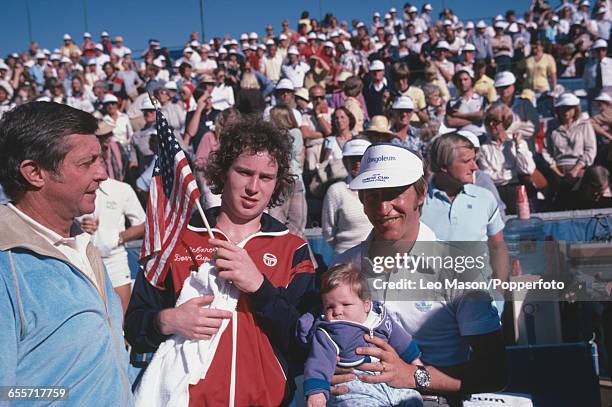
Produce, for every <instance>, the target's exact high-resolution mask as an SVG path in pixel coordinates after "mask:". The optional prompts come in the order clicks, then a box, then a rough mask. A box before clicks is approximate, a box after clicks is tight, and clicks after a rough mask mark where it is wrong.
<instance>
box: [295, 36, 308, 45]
mask: <svg viewBox="0 0 612 407" xmlns="http://www.w3.org/2000/svg"><path fill="white" fill-rule="evenodd" d="M297 42H298V44H306V43H308V40H307V39H306V37H300V38H298V40H297Z"/></svg>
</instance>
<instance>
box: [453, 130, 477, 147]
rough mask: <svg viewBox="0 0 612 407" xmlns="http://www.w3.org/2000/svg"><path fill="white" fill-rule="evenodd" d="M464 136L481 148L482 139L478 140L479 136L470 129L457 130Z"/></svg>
mask: <svg viewBox="0 0 612 407" xmlns="http://www.w3.org/2000/svg"><path fill="white" fill-rule="evenodd" d="M457 134H458V135H460V136H461V137H463V138H466V139H468V140H469V141H470V143H472V144H473V145H474V148H480V140H478V136H476V135H475V134H474V133H472V132H471V131H468V130H459V131H458V132H457Z"/></svg>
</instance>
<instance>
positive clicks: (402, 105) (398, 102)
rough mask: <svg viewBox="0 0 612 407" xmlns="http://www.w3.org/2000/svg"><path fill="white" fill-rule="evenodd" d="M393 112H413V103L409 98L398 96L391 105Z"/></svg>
mask: <svg viewBox="0 0 612 407" xmlns="http://www.w3.org/2000/svg"><path fill="white" fill-rule="evenodd" d="M391 109H393V110H414V102H413V101H412V99H411V98H410V96H400V97H398V98H397V99H395V101H394V102H393V104H392V105H391Z"/></svg>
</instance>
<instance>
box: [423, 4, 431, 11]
mask: <svg viewBox="0 0 612 407" xmlns="http://www.w3.org/2000/svg"><path fill="white" fill-rule="evenodd" d="M423 9H424V10H429V11H431V10H433V7H431V4H429V3H427V4H425V5H424V6H423Z"/></svg>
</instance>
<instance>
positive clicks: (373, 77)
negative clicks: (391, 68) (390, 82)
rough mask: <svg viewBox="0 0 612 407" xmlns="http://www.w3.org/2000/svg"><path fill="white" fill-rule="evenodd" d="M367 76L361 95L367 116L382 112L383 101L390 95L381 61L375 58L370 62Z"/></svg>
mask: <svg viewBox="0 0 612 407" xmlns="http://www.w3.org/2000/svg"><path fill="white" fill-rule="evenodd" d="M368 68H369V72H370V74H369V78H368V81H367V82H366V85H365V86H364V90H363V97H364V99H365V102H366V107H367V110H368V116H369V117H372V116H376V115H381V114H383V106H384V102H385V100H386V99H388V97H389V96H390V93H389V88H388V86H387V79H386V78H385V65H384V64H383V63H382V61H380V60H378V59H375V60H374V61H372V62H371V63H370V66H369V67H368Z"/></svg>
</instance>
